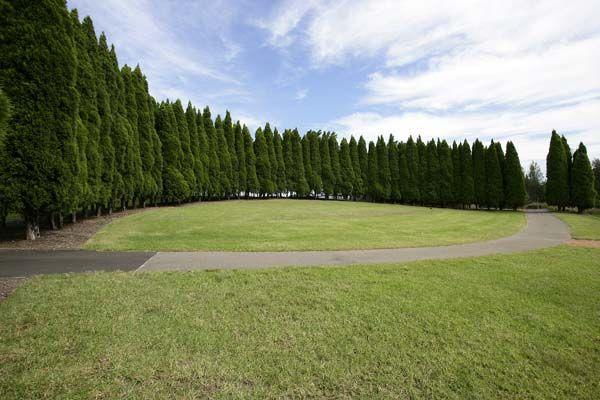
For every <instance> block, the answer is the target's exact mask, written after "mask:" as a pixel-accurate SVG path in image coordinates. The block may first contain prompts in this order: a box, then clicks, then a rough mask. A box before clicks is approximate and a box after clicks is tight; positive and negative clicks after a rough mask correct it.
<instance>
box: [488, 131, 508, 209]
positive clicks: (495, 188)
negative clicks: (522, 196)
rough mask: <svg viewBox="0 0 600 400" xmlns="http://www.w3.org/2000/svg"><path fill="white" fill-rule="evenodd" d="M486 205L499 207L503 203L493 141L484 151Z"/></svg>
mask: <svg viewBox="0 0 600 400" xmlns="http://www.w3.org/2000/svg"><path fill="white" fill-rule="evenodd" d="M485 173H486V195H487V197H486V200H487V201H486V205H487V206H488V208H500V207H501V205H502V203H503V197H504V196H503V193H504V189H503V185H502V169H501V167H500V161H498V149H497V147H496V145H495V144H494V142H493V141H492V143H491V144H490V146H489V147H488V148H487V150H486V152H485Z"/></svg>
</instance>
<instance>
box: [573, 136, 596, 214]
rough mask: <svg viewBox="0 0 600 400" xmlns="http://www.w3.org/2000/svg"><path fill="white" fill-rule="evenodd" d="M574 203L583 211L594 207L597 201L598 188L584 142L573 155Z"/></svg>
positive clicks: (579, 210)
mask: <svg viewBox="0 0 600 400" xmlns="http://www.w3.org/2000/svg"><path fill="white" fill-rule="evenodd" d="M572 172H573V181H572V182H573V183H572V184H573V205H574V206H575V207H577V211H578V212H579V213H582V212H583V211H585V210H586V209H588V208H592V207H594V204H595V202H596V195H597V193H596V189H595V188H594V173H593V171H592V165H591V164H590V160H589V158H588V155H587V149H586V148H585V146H584V145H583V143H579V148H578V149H577V150H576V151H575V154H574V155H573V168H572Z"/></svg>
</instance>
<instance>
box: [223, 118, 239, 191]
mask: <svg viewBox="0 0 600 400" xmlns="http://www.w3.org/2000/svg"><path fill="white" fill-rule="evenodd" d="M223 133H224V136H225V142H226V144H227V150H228V151H227V153H228V154H229V163H230V165H231V170H230V171H228V175H227V177H228V178H229V182H230V192H229V193H228V195H232V194H233V195H235V196H236V197H237V194H238V192H239V187H238V185H239V182H240V171H239V165H238V160H237V152H236V150H235V131H234V127H233V121H232V119H231V113H230V112H229V111H226V112H225V118H223Z"/></svg>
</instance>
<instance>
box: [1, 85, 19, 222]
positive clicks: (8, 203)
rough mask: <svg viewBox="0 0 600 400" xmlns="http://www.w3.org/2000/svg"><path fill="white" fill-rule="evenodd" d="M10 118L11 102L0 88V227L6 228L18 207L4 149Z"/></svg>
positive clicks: (8, 161)
mask: <svg viewBox="0 0 600 400" xmlns="http://www.w3.org/2000/svg"><path fill="white" fill-rule="evenodd" d="M9 116H10V102H9V100H8V97H7V96H6V95H5V94H4V92H3V91H2V89H1V88H0V227H5V226H6V217H7V215H8V213H9V212H10V211H11V210H12V209H14V208H15V206H16V204H15V200H14V194H13V192H12V188H11V184H10V183H11V178H10V176H9V174H8V164H9V163H10V160H9V158H8V156H7V154H6V149H5V148H4V135H5V130H6V123H7V121H8V118H9Z"/></svg>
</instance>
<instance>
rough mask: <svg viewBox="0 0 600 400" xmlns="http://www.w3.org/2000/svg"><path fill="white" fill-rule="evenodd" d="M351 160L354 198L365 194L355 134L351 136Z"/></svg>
mask: <svg viewBox="0 0 600 400" xmlns="http://www.w3.org/2000/svg"><path fill="white" fill-rule="evenodd" d="M348 146H349V148H350V160H351V162H352V171H353V181H352V197H353V199H354V200H356V199H357V198H360V197H362V196H364V194H365V192H364V190H365V189H364V182H363V179H362V170H361V167H360V157H359V155H358V143H357V142H356V139H354V136H351V137H350V143H349V145H348Z"/></svg>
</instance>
